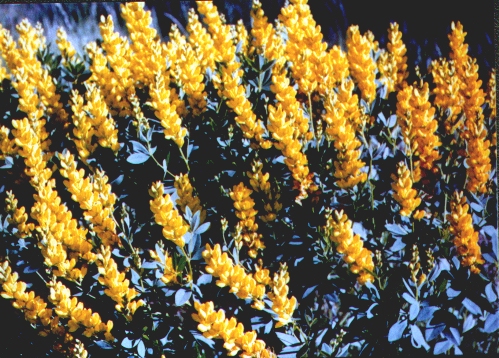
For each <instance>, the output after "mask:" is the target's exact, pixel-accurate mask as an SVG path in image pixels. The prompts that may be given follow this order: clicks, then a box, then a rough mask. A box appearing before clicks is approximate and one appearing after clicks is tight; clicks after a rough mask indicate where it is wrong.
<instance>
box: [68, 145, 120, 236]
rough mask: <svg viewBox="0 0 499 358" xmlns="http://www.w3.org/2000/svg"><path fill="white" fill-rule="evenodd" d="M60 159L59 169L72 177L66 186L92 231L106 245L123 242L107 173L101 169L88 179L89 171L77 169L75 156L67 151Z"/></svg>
mask: <svg viewBox="0 0 499 358" xmlns="http://www.w3.org/2000/svg"><path fill="white" fill-rule="evenodd" d="M59 158H60V163H61V164H60V165H61V168H60V169H59V171H60V173H61V175H62V176H63V177H64V178H66V179H68V180H65V181H64V185H65V186H66V188H67V189H68V191H69V192H70V193H71V198H72V199H73V200H74V201H76V202H77V203H78V204H79V205H80V208H81V209H82V210H84V213H83V217H84V218H85V220H87V221H88V222H89V223H91V230H92V231H93V232H95V234H96V235H97V236H98V237H99V239H100V240H101V241H102V243H103V245H105V246H110V245H113V244H115V243H117V242H119V238H118V235H117V234H116V224H115V222H114V219H113V211H114V203H115V202H116V195H114V193H113V192H111V185H109V184H108V183H107V181H108V178H107V176H106V175H104V173H103V172H102V171H100V170H97V172H96V173H95V175H93V176H92V177H87V178H85V171H84V170H83V169H80V170H78V169H77V167H76V165H77V163H76V161H75V159H74V156H73V155H72V154H71V153H70V152H69V151H67V150H65V151H64V152H63V153H61V154H59Z"/></svg>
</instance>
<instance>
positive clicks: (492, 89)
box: [486, 68, 497, 118]
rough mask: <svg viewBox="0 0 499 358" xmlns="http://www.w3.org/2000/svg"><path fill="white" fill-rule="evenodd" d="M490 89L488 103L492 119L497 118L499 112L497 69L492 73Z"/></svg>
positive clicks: (488, 90) (489, 83)
mask: <svg viewBox="0 0 499 358" xmlns="http://www.w3.org/2000/svg"><path fill="white" fill-rule="evenodd" d="M487 87H488V89H487V99H486V101H487V103H488V104H489V107H490V109H491V113H490V116H491V117H492V118H496V116H497V111H496V106H497V103H496V98H497V97H496V69H495V68H493V69H492V71H491V72H490V79H489V82H488V86H487Z"/></svg>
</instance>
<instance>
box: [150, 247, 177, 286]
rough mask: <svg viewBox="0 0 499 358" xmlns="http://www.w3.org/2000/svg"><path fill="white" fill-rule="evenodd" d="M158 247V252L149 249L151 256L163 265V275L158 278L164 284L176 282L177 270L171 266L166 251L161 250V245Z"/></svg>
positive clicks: (170, 259)
mask: <svg viewBox="0 0 499 358" xmlns="http://www.w3.org/2000/svg"><path fill="white" fill-rule="evenodd" d="M160 249H161V250H160V251H159V252H158V251H157V250H149V255H151V258H152V259H153V260H154V261H155V262H158V263H159V264H160V265H161V266H162V267H163V275H162V276H161V277H160V278H159V279H160V280H161V282H163V283H164V284H173V283H178V278H177V277H178V275H179V272H177V271H176V269H175V267H174V266H173V259H172V257H171V256H170V255H169V254H168V251H166V250H162V248H161V247H160Z"/></svg>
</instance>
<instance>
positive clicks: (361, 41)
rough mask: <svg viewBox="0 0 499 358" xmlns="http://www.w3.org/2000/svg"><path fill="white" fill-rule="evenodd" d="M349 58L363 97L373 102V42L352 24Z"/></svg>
mask: <svg viewBox="0 0 499 358" xmlns="http://www.w3.org/2000/svg"><path fill="white" fill-rule="evenodd" d="M346 45H347V50H348V51H347V58H348V63H349V66H350V67H349V69H350V73H351V75H352V77H353V79H354V80H355V82H356V83H357V85H358V86H359V88H360V92H361V95H362V98H363V99H364V100H365V101H366V102H367V103H371V102H372V101H373V100H374V98H375V97H376V84H375V82H374V80H375V75H376V64H375V63H374V60H373V59H372V58H371V54H370V53H371V49H373V46H374V44H373V42H372V41H370V39H369V38H368V36H366V35H364V36H362V35H361V34H360V32H359V27H358V26H354V25H352V26H350V27H349V28H348V31H347V41H346Z"/></svg>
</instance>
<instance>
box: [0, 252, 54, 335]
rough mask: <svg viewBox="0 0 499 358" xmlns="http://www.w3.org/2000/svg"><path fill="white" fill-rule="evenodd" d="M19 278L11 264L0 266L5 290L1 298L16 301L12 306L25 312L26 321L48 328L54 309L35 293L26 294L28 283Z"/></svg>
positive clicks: (1, 280)
mask: <svg viewBox="0 0 499 358" xmlns="http://www.w3.org/2000/svg"><path fill="white" fill-rule="evenodd" d="M18 278H19V276H18V274H17V272H12V269H11V268H10V266H9V262H8V261H5V262H3V263H2V265H1V266H0V284H1V285H2V288H3V291H2V293H1V296H2V297H3V298H5V299H10V300H14V301H13V302H12V306H14V308H16V309H19V310H21V311H23V313H24V317H25V319H26V320H27V321H29V322H30V323H31V324H36V323H37V322H40V323H42V324H43V325H44V326H47V325H48V324H49V323H50V320H51V317H52V309H51V308H47V303H46V302H45V301H44V300H43V299H42V298H40V297H39V296H35V292H34V291H29V292H26V287H27V286H26V283H24V282H23V281H19V280H18Z"/></svg>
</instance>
